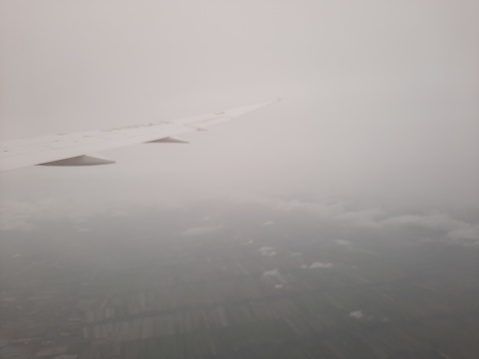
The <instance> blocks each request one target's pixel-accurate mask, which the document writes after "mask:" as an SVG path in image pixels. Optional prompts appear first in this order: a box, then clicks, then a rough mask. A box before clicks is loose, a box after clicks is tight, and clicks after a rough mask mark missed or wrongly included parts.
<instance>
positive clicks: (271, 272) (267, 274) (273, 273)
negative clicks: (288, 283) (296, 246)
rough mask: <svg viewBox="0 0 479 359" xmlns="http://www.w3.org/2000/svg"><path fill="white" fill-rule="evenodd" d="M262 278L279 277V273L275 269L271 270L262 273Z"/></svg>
mask: <svg viewBox="0 0 479 359" xmlns="http://www.w3.org/2000/svg"><path fill="white" fill-rule="evenodd" d="M262 276H263V277H279V271H278V270H277V269H272V270H268V271H266V272H264V273H263V274H262Z"/></svg>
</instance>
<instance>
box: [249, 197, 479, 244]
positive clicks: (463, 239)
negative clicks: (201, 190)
mask: <svg viewBox="0 0 479 359" xmlns="http://www.w3.org/2000/svg"><path fill="white" fill-rule="evenodd" d="M248 201H250V202H253V203H256V204H258V205H261V206H265V207H267V208H270V209H272V210H275V211H278V212H284V213H294V212H298V213H305V214H309V215H313V216H316V217H317V218H318V219H321V220H324V221H327V222H329V223H331V224H335V225H338V226H354V227H364V228H370V229H378V230H380V229H393V228H399V229H401V228H428V229H434V230H438V231H442V232H443V235H444V236H445V238H447V239H449V240H450V241H451V243H455V244H461V245H468V246H470V245H474V246H479V223H467V222H464V221H461V220H458V219H456V218H454V217H452V216H450V215H448V214H447V213H424V214H401V215H390V214H389V213H388V211H387V210H385V209H383V208H380V207H369V208H363V209H348V208H351V207H352V206H351V205H349V204H348V203H347V201H346V202H345V203H340V202H334V203H329V202H327V201H324V202H321V201H319V202H305V201H299V200H285V199H281V198H271V197H254V198H249V199H248ZM336 243H337V244H340V245H345V246H347V244H346V242H342V240H338V241H336ZM351 245H352V244H349V246H351Z"/></svg>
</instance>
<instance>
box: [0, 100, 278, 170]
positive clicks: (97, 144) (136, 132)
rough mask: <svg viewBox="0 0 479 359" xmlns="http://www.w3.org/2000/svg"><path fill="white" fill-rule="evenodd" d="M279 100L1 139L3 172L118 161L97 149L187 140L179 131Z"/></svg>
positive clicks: (197, 128) (199, 128) (202, 127)
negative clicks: (178, 116)
mask: <svg viewBox="0 0 479 359" xmlns="http://www.w3.org/2000/svg"><path fill="white" fill-rule="evenodd" d="M276 101H278V100H273V101H268V102H263V103H259V104H255V105H250V106H243V107H237V108H233V109H229V110H225V111H221V112H215V113H209V114H206V115H200V116H194V117H187V118H183V119H178V120H174V121H171V122H154V123H148V124H143V125H135V126H130V127H123V128H114V129H109V130H103V131H92V132H82V133H73V134H65V135H54V136H48V137H40V138H31V139H24V140H12V141H2V142H1V143H0V172H5V171H9V170H13V169H17V168H21V167H27V166H35V165H41V166H93V165H104V164H111V163H115V161H113V160H109V159H106V158H103V157H100V156H97V155H94V153H98V152H102V151H105V150H110V149H114V148H118V147H124V146H129V145H133V144H137V143H187V141H185V140H182V139H180V138H177V137H176V135H177V134H179V133H184V132H189V131H205V130H206V129H207V128H208V127H210V126H213V125H216V124H218V123H221V122H226V121H229V120H232V119H235V118H238V117H241V116H244V115H246V114H249V113H252V112H254V111H256V110H259V109H261V108H263V107H265V106H268V105H270V104H272V103H274V102H276Z"/></svg>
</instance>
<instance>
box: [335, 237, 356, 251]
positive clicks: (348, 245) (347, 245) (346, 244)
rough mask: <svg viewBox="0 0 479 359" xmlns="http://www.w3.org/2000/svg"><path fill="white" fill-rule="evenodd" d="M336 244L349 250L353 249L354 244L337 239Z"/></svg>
mask: <svg viewBox="0 0 479 359" xmlns="http://www.w3.org/2000/svg"><path fill="white" fill-rule="evenodd" d="M336 243H337V244H339V245H340V246H344V247H347V248H349V249H352V247H353V244H352V243H351V242H350V241H346V240H344V239H337V240H336Z"/></svg>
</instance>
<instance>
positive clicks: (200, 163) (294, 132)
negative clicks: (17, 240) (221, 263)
mask: <svg viewBox="0 0 479 359" xmlns="http://www.w3.org/2000/svg"><path fill="white" fill-rule="evenodd" d="M478 13H479V2H477V1H475V0H470V1H469V0H462V1H458V0H456V1H441V0H415V1H412V0H411V1H407V0H406V1H404V0H402V1H399V0H398V1H380V0H375V1H373V0H350V1H346V0H345V1H338V0H334V1H333V0H330V1H319V0H309V1H306V0H303V1H300V0H295V1H293V0H289V1H285V0H254V1H253V0H241V1H228V0H192V1H153V0H151V1H146V0H137V1H121V0H111V1H105V0H94V1H93V0H91V1H89V0H82V1H65V0H43V1H34V0H30V1H24V0H0V49H1V51H0V91H1V92H0V125H1V128H0V129H1V137H2V139H7V138H23V137H32V136H37V135H44V134H51V133H58V132H75V131H83V130H93V129H99V128H109V127H117V126H119V125H128V124H134V123H143V122H150V121H152V120H160V119H165V120H166V119H172V118H176V117H181V116H186V115H194V114H200V113H204V112H210V111H217V110H220V109H222V108H228V107H234V106H239V105H243V104H249V103H254V102H258V101H265V100H269V99H271V98H275V97H278V96H281V97H283V99H284V101H283V102H282V103H280V104H277V105H275V106H272V107H270V108H268V109H265V110H263V111H261V112H258V113H255V114H253V115H251V116H249V117H247V118H243V119H240V120H238V121H235V122H231V123H227V124H224V125H221V126H218V127H214V128H212V129H211V130H210V131H209V132H206V133H205V132H200V133H192V134H188V135H185V137H187V138H188V139H190V140H191V144H190V145H187V146H183V145H158V146H154V145H148V146H133V147H127V148H124V149H119V150H115V151H109V152H108V153H105V154H104V155H105V156H107V157H110V158H113V159H115V160H117V161H118V163H117V164H116V165H113V166H101V167H92V168H40V167H34V168H26V169H21V170H17V171H13V172H9V173H5V174H2V175H1V176H0V190H1V192H2V193H1V196H2V198H3V199H8V200H18V201H39V200H44V199H46V198H55V199H58V198H61V199H64V200H79V199H85V198H88V199H90V200H91V201H92V202H93V203H94V202H95V201H99V202H100V201H101V202H105V201H106V202H108V201H117V200H119V201H125V202H128V201H139V202H141V201H149V202H151V201H157V202H158V203H159V204H160V203H163V201H171V200H174V199H176V198H181V199H182V200H185V199H189V198H192V199H195V198H205V197H206V198H207V197H209V196H216V195H224V194H226V195H236V194H257V195H274V194H280V195H284V194H288V195H294V194H298V195H299V194H309V195H311V196H313V197H314V196H327V195H331V194H341V195H347V196H350V195H351V196H366V197H370V196H373V197H389V198H397V199H399V200H401V201H405V202H408V201H410V202H411V203H415V204H421V203H424V204H426V205H430V204H434V203H438V204H444V203H451V204H454V205H456V204H460V205H463V204H468V205H474V204H477V203H478V197H479V101H478V100H479V22H478V21H477V14H478Z"/></svg>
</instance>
